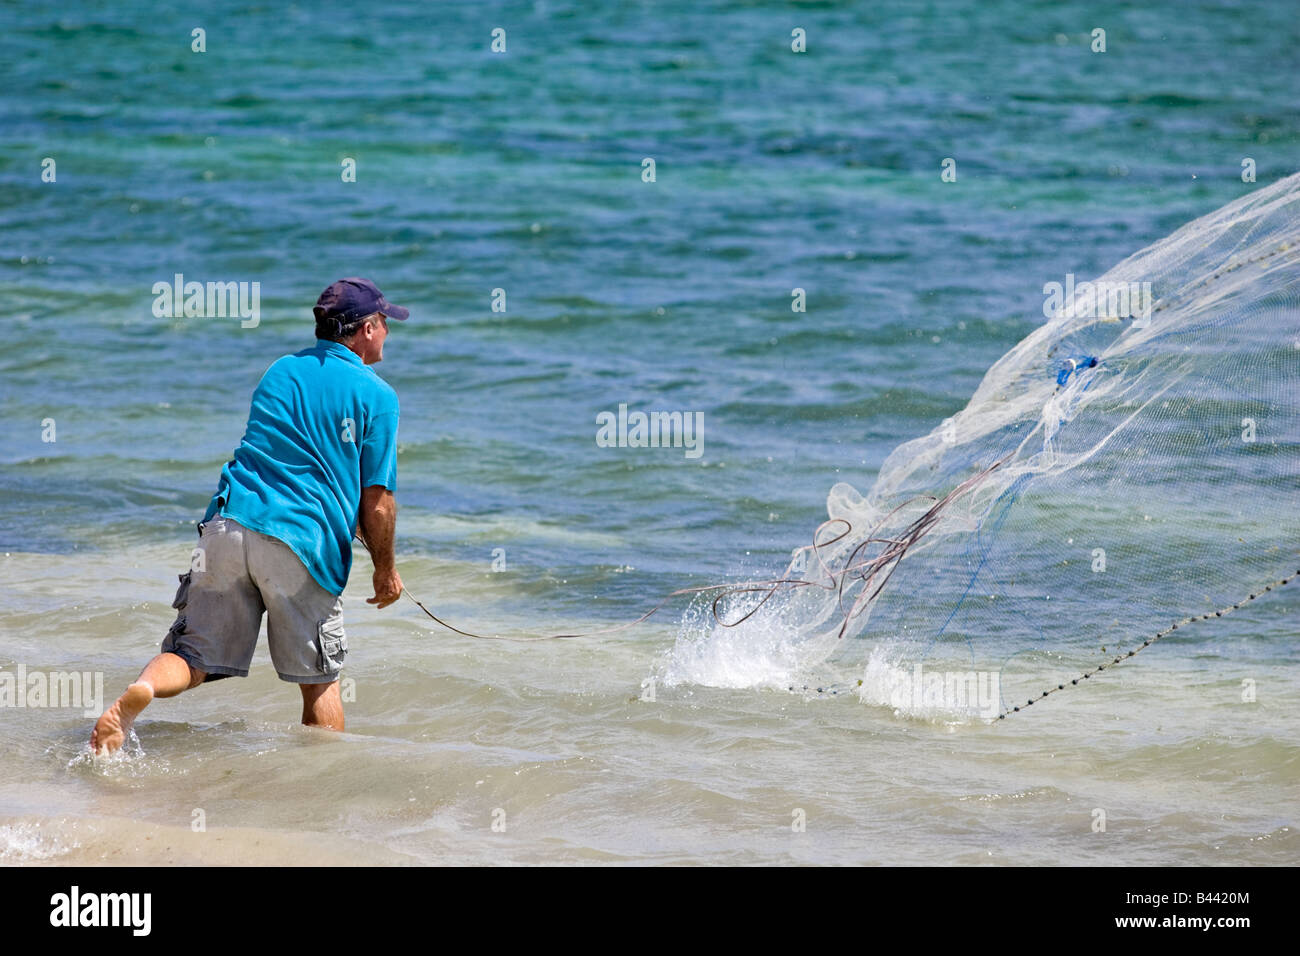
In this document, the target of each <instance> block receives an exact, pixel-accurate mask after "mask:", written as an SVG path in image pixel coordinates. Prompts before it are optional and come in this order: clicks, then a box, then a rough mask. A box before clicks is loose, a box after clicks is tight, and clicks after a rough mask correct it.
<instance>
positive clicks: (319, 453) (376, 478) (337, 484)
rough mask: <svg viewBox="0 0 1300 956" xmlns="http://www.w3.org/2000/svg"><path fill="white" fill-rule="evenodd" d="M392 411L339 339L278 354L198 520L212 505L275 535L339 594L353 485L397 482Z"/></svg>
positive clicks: (344, 578)
mask: <svg viewBox="0 0 1300 956" xmlns="http://www.w3.org/2000/svg"><path fill="white" fill-rule="evenodd" d="M397 417H398V405H397V393H396V392H394V391H393V388H392V386H390V385H389V384H388V383H387V382H385V381H384V380H383V379H381V378H380V377H379V376H378V375H376V374H375V373H374V372H373V371H371V369H370V367H369V366H367V365H366V364H365V363H364V362H362V361H361V356H359V355H357V354H356V353H355V352H353V351H352V350H351V349H349V348H348V347H347V346H346V345H341V344H339V343H338V342H330V341H326V340H325V339H317V340H316V344H315V345H314V346H313V347H312V348H309V349H303V351H301V352H296V353H295V354H293V355H286V356H284V357H283V358H281V359H277V360H276V362H275V363H274V364H272V365H271V367H270V368H269V369H267V370H266V374H265V375H263V376H262V380H261V382H259V383H258V385H257V389H256V390H255V391H254V392H253V402H252V408H251V409H250V410H249V413H248V428H247V430H246V431H245V432H244V439H243V441H241V442H240V443H239V447H238V448H237V449H235V457H234V459H233V460H232V461H230V462H228V463H227V464H226V466H225V467H224V468H222V469H221V480H220V481H219V482H218V484H217V493H216V494H215V495H214V496H213V498H212V502H211V503H210V504H209V505H208V510H207V513H206V514H205V515H204V516H203V520H204V521H207V520H209V519H211V518H212V517H214V516H216V515H218V514H220V515H224V516H226V517H230V518H234V519H235V520H236V521H238V522H239V523H240V524H242V525H244V527H246V528H252V529H253V530H254V531H260V532H262V533H263V534H268V535H271V536H272V537H274V538H279V539H280V540H281V541H283V542H284V543H285V544H287V545H288V546H289V547H290V548H292V549H293V551H294V553H295V554H296V555H298V557H299V558H301V559H302V563H303V564H304V565H305V566H306V567H307V570H308V571H310V572H311V576H312V577H313V578H315V579H316V580H317V582H319V584H320V586H321V587H323V588H325V590H327V591H329V592H330V593H331V594H342V593H343V588H344V586H345V585H346V584H347V583H348V572H350V571H351V570H352V533H353V531H354V530H355V529H356V526H357V515H358V513H359V511H360V508H361V489H362V488H368V487H370V486H371V485H382V486H383V487H385V488H387V489H389V490H390V491H396V490H397ZM222 499H224V501H225V503H224V504H222Z"/></svg>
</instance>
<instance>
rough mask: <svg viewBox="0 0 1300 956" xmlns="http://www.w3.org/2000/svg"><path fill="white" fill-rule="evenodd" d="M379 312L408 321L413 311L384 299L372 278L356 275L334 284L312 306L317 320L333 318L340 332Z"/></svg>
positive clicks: (391, 317)
mask: <svg viewBox="0 0 1300 956" xmlns="http://www.w3.org/2000/svg"><path fill="white" fill-rule="evenodd" d="M376 312H379V313H381V314H382V315H385V316H387V317H388V318H390V319H399V320H401V321H405V320H406V318H407V317H408V316H409V315H410V314H411V313H410V310H408V309H403V308H402V307H401V306H400V305H393V304H392V303H391V302H389V301H388V300H387V299H385V298H384V294H383V293H382V292H380V291H379V286H377V285H375V284H374V283H373V282H371V281H370V280H369V279H359V278H357V277H356V276H352V277H350V278H347V279H339V281H338V282H334V283H331V284H330V285H329V286H328V287H327V288H326V289H325V291H324V292H322V293H321V294H320V298H319V299H317V300H316V305H315V306H314V307H313V308H312V313H313V314H314V315H315V316H316V321H317V322H322V321H326V322H328V321H329V320H330V319H333V320H334V322H335V323H337V325H338V327H339V330H340V331H342V330H343V329H346V328H347V327H348V326H350V325H353V324H355V323H356V322H357V321H358V320H360V319H364V318H365V317H366V316H367V315H374V314H375V313H376Z"/></svg>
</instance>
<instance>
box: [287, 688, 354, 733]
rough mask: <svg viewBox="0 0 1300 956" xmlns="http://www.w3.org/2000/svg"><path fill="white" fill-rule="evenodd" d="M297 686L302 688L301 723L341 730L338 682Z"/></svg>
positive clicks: (341, 714) (341, 702)
mask: <svg viewBox="0 0 1300 956" xmlns="http://www.w3.org/2000/svg"><path fill="white" fill-rule="evenodd" d="M298 686H299V687H301V688H302V722H303V723H304V724H305V725H306V726H308V727H324V728H325V729H326V730H342V729H343V698H342V696H341V695H340V694H339V682H338V681H334V682H333V683H329V684H299V685H298Z"/></svg>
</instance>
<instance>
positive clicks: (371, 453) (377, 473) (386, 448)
mask: <svg viewBox="0 0 1300 956" xmlns="http://www.w3.org/2000/svg"><path fill="white" fill-rule="evenodd" d="M397 419H398V410H397V403H396V402H394V403H393V406H392V407H391V408H385V409H384V410H383V411H381V412H380V413H379V414H378V415H376V416H375V417H374V418H373V419H371V421H370V425H369V427H368V428H367V429H366V433H365V435H364V436H362V440H361V487H362V488H369V487H371V486H372V485H382V486H383V487H385V488H387V489H388V490H389V491H396V490H397Z"/></svg>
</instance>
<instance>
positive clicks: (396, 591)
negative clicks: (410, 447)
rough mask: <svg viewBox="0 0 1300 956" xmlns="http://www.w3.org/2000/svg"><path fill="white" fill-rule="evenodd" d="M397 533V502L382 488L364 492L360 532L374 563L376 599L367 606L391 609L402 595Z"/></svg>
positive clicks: (368, 599)
mask: <svg viewBox="0 0 1300 956" xmlns="http://www.w3.org/2000/svg"><path fill="white" fill-rule="evenodd" d="M396 530H397V502H396V500H394V498H393V493H392V492H391V491H389V490H388V489H387V488H385V487H384V486H383V485H371V486H370V487H368V488H362V489H361V513H360V515H359V516H358V518H357V531H358V532H359V533H360V535H361V540H362V541H364V542H365V543H366V547H367V548H369V549H370V557H371V559H372V560H373V561H374V562H375V576H374V586H375V596H374V597H372V598H366V603H367V604H376V605H378V606H379V607H388V605H390V604H392V603H393V602H394V601H396V600H397V599H398V598H399V597H401V596H402V577H401V575H399V574H398V573H397V562H396V559H395V558H394V556H393V537H394V535H395V533H396Z"/></svg>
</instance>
